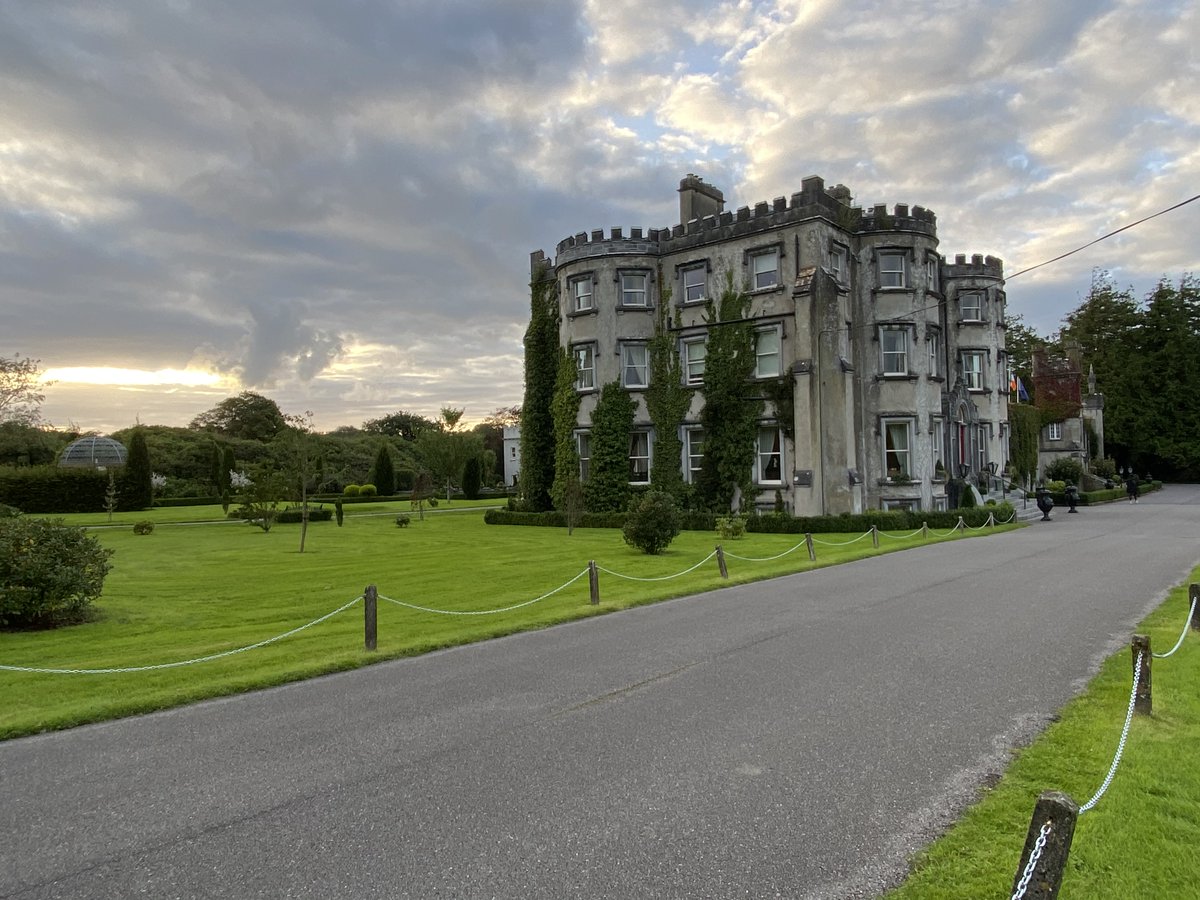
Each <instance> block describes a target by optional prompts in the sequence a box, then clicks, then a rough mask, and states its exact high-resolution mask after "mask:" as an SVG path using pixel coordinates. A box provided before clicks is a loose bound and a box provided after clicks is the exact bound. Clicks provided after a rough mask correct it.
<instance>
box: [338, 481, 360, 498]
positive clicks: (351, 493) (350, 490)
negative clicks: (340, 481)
mask: <svg viewBox="0 0 1200 900" xmlns="http://www.w3.org/2000/svg"><path fill="white" fill-rule="evenodd" d="M361 493H362V488H361V487H359V486H358V485H357V484H348V485H346V486H345V487H344V488H342V496H343V497H357V496H358V495H359V494H361Z"/></svg>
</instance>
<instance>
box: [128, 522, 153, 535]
mask: <svg viewBox="0 0 1200 900" xmlns="http://www.w3.org/2000/svg"><path fill="white" fill-rule="evenodd" d="M153 531H154V523H153V522H150V521H142V522H134V523H133V533H134V534H150V533H151V532H153Z"/></svg>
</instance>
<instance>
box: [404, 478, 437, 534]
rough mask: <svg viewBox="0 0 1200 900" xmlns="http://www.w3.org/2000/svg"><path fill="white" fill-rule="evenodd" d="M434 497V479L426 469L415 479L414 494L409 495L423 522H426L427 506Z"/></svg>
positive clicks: (411, 503)
mask: <svg viewBox="0 0 1200 900" xmlns="http://www.w3.org/2000/svg"><path fill="white" fill-rule="evenodd" d="M432 496H433V478H432V477H431V476H430V474H429V472H428V471H426V470H425V469H421V470H419V471H418V472H417V474H416V477H414V478H413V487H412V493H411V494H410V495H409V502H410V505H411V506H412V508H413V509H415V510H416V511H417V513H418V514H419V515H420V518H421V521H422V522H424V521H425V504H426V503H427V502H428V501H429V498H430V497H432Z"/></svg>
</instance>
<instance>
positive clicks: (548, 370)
mask: <svg viewBox="0 0 1200 900" xmlns="http://www.w3.org/2000/svg"><path fill="white" fill-rule="evenodd" d="M529 293H530V315H529V327H528V328H527V329H526V331H525V400H524V404H523V406H522V407H521V476H520V483H521V492H522V494H523V495H524V498H525V503H526V504H527V506H528V508H529V509H531V510H535V511H539V512H540V511H543V510H547V509H550V507H551V500H550V489H551V487H552V486H553V485H554V414H553V410H552V407H553V403H554V385H555V383H556V381H557V379H558V359H559V349H558V281H557V280H556V279H555V277H554V272H553V270H552V267H551V265H550V263H549V262H548V261H546V260H541V261H538V262H537V263H535V265H534V270H533V278H532V281H531V284H530V292H529Z"/></svg>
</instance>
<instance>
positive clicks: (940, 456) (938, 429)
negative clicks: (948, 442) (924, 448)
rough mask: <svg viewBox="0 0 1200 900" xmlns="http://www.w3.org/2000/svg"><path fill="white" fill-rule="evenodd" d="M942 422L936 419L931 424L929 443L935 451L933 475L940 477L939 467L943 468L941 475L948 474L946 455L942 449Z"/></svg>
mask: <svg viewBox="0 0 1200 900" xmlns="http://www.w3.org/2000/svg"><path fill="white" fill-rule="evenodd" d="M942 440H943V439H942V420H941V419H934V420H933V422H932V423H931V427H930V433H929V443H930V446H931V448H932V449H933V474H934V475H935V476H936V475H938V474H939V473H938V470H937V469H938V466H941V467H942V471H941V475H945V474H946V455H945V450H944V449H943V447H942Z"/></svg>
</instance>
